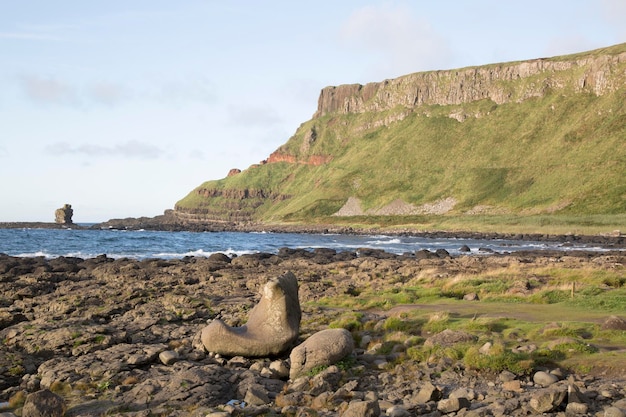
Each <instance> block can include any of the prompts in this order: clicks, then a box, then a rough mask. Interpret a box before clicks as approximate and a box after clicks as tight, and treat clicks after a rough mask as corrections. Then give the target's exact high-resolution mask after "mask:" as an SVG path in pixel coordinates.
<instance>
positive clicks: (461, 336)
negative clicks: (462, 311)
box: [424, 329, 478, 347]
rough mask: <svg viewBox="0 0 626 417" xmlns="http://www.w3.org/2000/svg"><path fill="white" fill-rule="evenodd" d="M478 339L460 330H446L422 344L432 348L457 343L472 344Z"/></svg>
mask: <svg viewBox="0 0 626 417" xmlns="http://www.w3.org/2000/svg"><path fill="white" fill-rule="evenodd" d="M476 339H478V338H477V337H476V336H474V335H472V334H469V333H467V332H463V331H460V330H450V329H446V330H444V331H442V332H440V333H437V334H435V335H433V336H431V337H429V338H428V339H426V341H425V342H424V346H425V347H433V346H444V347H447V346H453V345H455V344H457V343H465V342H473V341H475V340H476Z"/></svg>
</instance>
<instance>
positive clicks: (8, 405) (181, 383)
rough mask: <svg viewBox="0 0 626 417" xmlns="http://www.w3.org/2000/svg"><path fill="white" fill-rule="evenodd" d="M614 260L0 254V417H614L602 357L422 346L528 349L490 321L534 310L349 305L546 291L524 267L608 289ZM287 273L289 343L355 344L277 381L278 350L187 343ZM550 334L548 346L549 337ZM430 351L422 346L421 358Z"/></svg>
mask: <svg viewBox="0 0 626 417" xmlns="http://www.w3.org/2000/svg"><path fill="white" fill-rule="evenodd" d="M625 263H626V254H624V252H623V251H610V252H572V253H568V252H559V253H551V252H549V253H545V252H526V253H517V254H510V255H490V256H457V257H450V256H446V254H444V253H439V254H435V253H432V252H429V253H425V252H420V253H415V254H411V255H410V256H409V255H392V254H389V253H385V252H380V251H375V250H363V251H355V252H335V251H334V250H328V249H318V250H315V251H312V252H308V251H304V250H292V249H282V250H280V251H279V252H278V254H267V253H259V254H250V255H243V256H238V257H233V258H229V257H226V256H224V255H221V254H216V255H215V256H211V257H209V258H197V257H187V258H183V259H177V260H176V259H175V260H164V259H146V260H133V259H111V258H108V257H106V256H105V255H102V256H99V257H96V258H91V259H79V258H65V257H60V258H56V259H45V258H16V257H10V256H6V255H0V288H1V298H0V341H1V343H2V349H1V350H0V403H1V404H2V405H1V407H3V408H4V409H2V410H0V412H4V413H3V414H1V415H3V416H5V415H6V416H11V415H37V414H31V413H32V412H33V411H32V407H31V405H30V404H29V405H28V407H25V406H24V401H25V400H27V398H29V395H31V394H32V393H35V392H41V390H44V389H45V390H49V391H51V392H52V393H54V394H55V396H58V397H55V398H57V399H62V403H63V407H62V408H60V409H59V410H60V411H59V412H62V411H64V412H65V415H67V416H100V415H125V416H170V415H171V416H229V415H297V416H314V415H319V416H335V415H343V416H366V415H371V416H377V415H386V416H410V415H429V416H442V415H451V416H526V415H555V416H556V415H563V416H564V415H581V416H584V415H589V416H624V415H626V375H625V374H624V372H623V371H624V369H623V368H619V367H617V368H616V367H611V366H610V362H611V361H610V360H609V361H608V363H609V365H607V366H604V367H593V368H584V367H578V368H574V369H567V368H566V367H561V366H558V363H557V362H556V361H552V362H550V361H545V362H538V361H535V362H534V364H533V366H532V367H531V368H526V369H524V368H523V367H522V368H521V370H520V369H518V368H516V369H513V370H508V369H498V370H497V371H496V372H493V371H489V370H485V369H474V367H473V366H472V363H471V361H469V362H468V360H467V358H466V360H461V359H460V358H456V359H455V358H454V355H451V354H442V353H441V352H443V350H438V349H435V348H439V347H443V348H445V349H448V350H447V351H446V352H449V351H450V350H454V349H455V345H457V344H459V343H460V344H463V343H468V340H469V341H473V342H472V343H479V345H480V349H481V351H480V355H485V357H487V356H489V355H493V353H494V351H493V349H492V348H491V344H493V345H494V346H495V345H497V344H498V343H499V342H498V341H499V340H500V341H501V339H502V337H505V338H506V340H505V341H507V343H506V344H505V346H507V347H506V349H509V350H510V349H511V348H510V344H511V343H510V342H511V340H512V341H513V342H514V343H513V344H514V345H515V348H514V349H517V351H519V352H523V351H532V350H533V346H532V343H531V342H530V341H529V340H528V338H527V337H526V335H524V334H523V332H522V330H523V329H517V330H515V331H507V330H506V329H503V328H500V327H498V326H500V325H501V324H502V322H501V321H498V320H501V318H502V317H503V315H504V317H505V318H506V317H508V318H509V319H524V320H527V321H533V320H536V318H533V316H532V314H531V313H532V309H533V307H532V305H530V307H529V310H530V311H529V314H530V315H529V317H516V315H518V314H519V313H516V312H514V311H513V310H511V312H508V313H507V312H494V311H493V309H490V308H489V307H490V305H492V304H489V303H488V302H487V301H483V300H482V299H481V297H480V296H479V295H481V294H469V293H468V294H454V296H451V297H452V299H453V301H454V303H452V304H446V305H441V306H438V305H437V304H436V303H435V304H433V303H429V302H427V300H425V301H424V303H422V302H420V300H418V302H415V300H409V301H411V302H410V303H409V304H407V303H405V302H404V301H406V300H404V299H402V298H398V299H397V300H396V301H394V299H393V298H386V300H387V301H386V302H384V303H380V304H376V303H370V304H359V303H358V301H359V299H361V298H363V297H365V295H368V297H371V296H372V294H377V293H379V294H380V296H381V299H382V298H385V297H384V294H387V295H389V294H404V291H405V290H406V289H407V288H416V287H417V286H420V285H421V286H427V285H431V284H433V283H438V284H437V285H439V283H441V282H444V283H447V284H445V285H450V286H452V285H453V284H454V283H455V282H457V281H459V280H462V279H467V278H468V277H469V278H472V277H479V276H481V277H485V276H493V275H497V274H509V273H510V279H511V281H512V282H515V285H512V286H511V288H509V289H508V290H507V291H508V292H511V291H517V292H518V293H519V294H520V295H519V297H526V296H528V297H530V296H532V295H533V294H534V293H535V294H536V293H538V292H539V291H542V287H541V285H542V284H541V283H542V282H544V283H546V284H545V285H547V280H548V278H546V277H547V276H548V275H549V273H548V272H546V275H545V277H544V276H543V275H538V274H537V271H550V269H551V268H558V269H559V270H570V271H577V272H578V271H579V272H580V273H581V274H586V273H587V271H596V272H597V271H600V272H597V273H599V274H603V275H602V276H606V277H614V278H615V279H616V280H617V282H618V284H616V286H615V288H618V287H619V282H621V281H620V280H621V279H626V278H625V270H624V266H625ZM286 272H292V273H293V274H294V275H295V276H296V278H297V282H298V290H299V299H300V305H301V309H302V320H301V326H300V335H299V337H298V340H297V341H296V343H295V345H298V344H300V343H302V342H303V341H304V340H306V339H307V338H309V337H310V336H311V335H313V334H315V333H317V332H319V331H321V330H325V329H328V328H336V327H343V328H346V329H348V330H350V332H351V334H352V336H353V338H354V342H355V348H354V350H353V352H352V353H351V354H350V355H348V356H347V357H345V358H344V359H342V360H341V361H339V362H337V363H335V364H330V366H327V367H320V368H319V369H316V370H315V372H310V373H308V374H306V375H304V376H301V377H298V378H296V379H290V378H289V367H290V363H289V352H286V353H284V354H282V355H278V356H273V357H260V358H248V357H245V356H244V355H241V356H236V357H227V356H222V355H216V354H214V353H212V352H207V351H206V349H205V348H204V346H203V344H202V342H201V340H200V334H201V331H202V329H203V328H205V327H206V326H207V323H209V322H211V321H212V320H214V319H216V318H219V319H221V320H222V321H224V322H225V323H227V324H228V325H230V326H241V325H243V324H245V323H246V320H247V318H248V315H249V313H250V311H251V309H252V308H254V306H255V305H256V304H257V303H258V301H259V297H260V295H259V294H260V291H261V290H262V288H263V286H264V285H265V284H266V283H267V282H268V280H270V279H272V278H275V277H277V276H280V275H282V274H285V273H286ZM606 279H608V278H606ZM607 282H608V283H609V284H610V282H609V281H607ZM568 285H571V284H568ZM607 285H608V284H607ZM450 288H452V287H450ZM567 288H569V287H567ZM612 288H613V287H607V288H606V291H609V290H611V289H612ZM561 290H563V289H562V288H561ZM575 290H576V289H575V288H574V286H572V290H571V291H572V294H573V295H572V296H575V293H574V291H575ZM516 294H517V293H516ZM466 296H467V297H466ZM516 296H517V295H516ZM455 297H456V298H455ZM328 300H331V301H332V300H334V302H329V301H328ZM468 306H470V307H468ZM414 311H421V312H422V313H423V314H430V317H431V319H432V318H433V317H436V316H437V315H438V314H439V315H446V316H447V317H450V318H455V317H458V318H464V317H466V318H467V321H468V322H469V321H473V322H474V323H477V324H480V323H482V324H485V323H487V324H489V323H492V324H493V325H492V326H491V327H490V326H489V325H487V326H479V325H475V326H473V327H472V326H468V327H467V328H466V329H465V330H464V331H460V330H449V329H448V330H446V329H445V328H444V327H445V325H444V326H443V327H439V328H437V327H435V326H433V325H432V324H431V323H427V322H424V321H421V322H420V321H419V320H413V319H412V318H414V316H411V313H412V312H414ZM516 311H517V310H516ZM468 312H471V314H470V315H469V316H467V313H468ZM472 314H473V317H472ZM625 316H626V313H624V314H621V315H619V314H618V315H617V316H615V315H614V314H609V313H606V314H604V313H603V312H602V311H600V312H598V311H594V312H593V314H590V315H589V321H590V322H593V323H595V325H597V326H609V325H611V326H614V329H609V330H603V331H608V332H613V333H610V334H611V335H618V336H616V340H623V337H622V338H621V339H620V338H619V337H620V336H619V332H621V334H623V332H626V329H624V328H621V327H620V326H622V325H624V324H625V322H624V319H625V318H626V317H625ZM481 320H483V321H481ZM490 320H491V321H490ZM568 320H569V318H568V316H567V311H564V312H563V314H561V315H558V314H557V315H555V316H553V317H551V319H550V320H549V321H547V322H546V323H545V328H546V329H554V328H555V326H556V328H558V327H559V326H561V327H562V328H566V327H567V325H566V323H567V322H568ZM494 323H495V324H494ZM611 323H612V324H611ZM496 324H498V325H496ZM509 330H510V329H509ZM544 334H549V332H548V330H544ZM554 334H555V337H554V339H555V340H556V341H557V342H556V345H558V341H559V340H561V339H562V337H563V336H562V335H558V336H557V333H554ZM605 334H609V333H605ZM464 337H465V338H466V339H463V338H464ZM467 338H469V339H467ZM570 339H572V340H569V341H568V343H571V344H574V345H575V344H576V343H582V344H583V345H584V343H585V340H587V339H585V335H584V334H582V332H579V334H572V335H571V336H570ZM547 342H549V341H547ZM547 342H546V345H547V346H550V344H549V343H547ZM429 344H430V346H432V347H433V348H432V351H431V352H432V354H431V355H430V356H428V357H420V356H419V355H418V354H417V353H419V352H424V351H425V350H424V346H429ZM556 345H552V346H556ZM477 346H478V345H477ZM576 346H578V345H576ZM537 348H540V349H548V350H549V349H550V348H549V347H548V348H546V347H545V346H539V347H537V346H535V347H534V349H537ZM490 349H492V351H491V352H490ZM554 349H555V351H556V348H554ZM624 349H626V346H623V345H622V346H616V345H611V346H600V347H598V348H597V349H596V351H597V352H598V353H596V354H604V352H605V351H606V354H607V355H610V354H617V355H622V357H623V352H624ZM416 352H417V353H416ZM566 354H567V352H566ZM550 357H551V358H553V359H554V358H556V359H558V358H557V356H554V357H552V356H550ZM522 365H523V364H522ZM44 392H47V391H44ZM32 398H33V397H31V400H30V402H32V401H33V399H32ZM26 402H27V403H29V401H26ZM50 415H53V414H50Z"/></svg>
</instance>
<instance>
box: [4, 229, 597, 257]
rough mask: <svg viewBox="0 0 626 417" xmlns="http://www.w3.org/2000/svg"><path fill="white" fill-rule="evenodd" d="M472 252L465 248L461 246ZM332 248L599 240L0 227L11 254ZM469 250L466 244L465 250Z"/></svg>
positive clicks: (475, 248) (494, 246) (395, 249)
mask: <svg viewBox="0 0 626 417" xmlns="http://www.w3.org/2000/svg"><path fill="white" fill-rule="evenodd" d="M464 246H465V247H469V249H470V252H467V251H465V252H461V248H462V247H464ZM284 247H288V248H292V249H306V250H313V249H316V248H330V249H335V250H337V251H356V250H358V249H359V248H371V249H380V250H383V251H385V252H389V253H394V254H403V253H414V252H415V251H418V250H422V249H426V250H430V251H435V250H437V249H445V250H447V251H448V252H449V253H450V254H452V255H456V254H460V253H465V254H476V255H485V254H489V253H507V252H515V251H520V250H563V251H570V250H593V251H602V250H604V249H603V248H602V247H599V246H597V245H586V244H583V243H574V244H569V243H566V244H564V243H559V242H533V241H518V240H499V239H492V240H490V239H455V238H424V237H415V236H386V235H343V234H308V233H307V234H304V233H269V232H268V233H262V232H261V233H258V232H254V233H252V232H248V233H246V232H165V231H147V230H138V231H122V230H78V229H76V230H72V229H28V228H21V229H0V253H5V254H7V255H11V256H21V257H33V256H43V257H46V258H56V257H59V256H73V257H79V258H93V257H96V256H98V255H101V254H106V255H107V256H109V257H112V258H123V257H127V258H133V259H146V258H163V259H179V258H183V257H185V256H209V255H211V254H213V253H216V252H222V253H226V254H228V255H242V254H246V253H255V252H267V253H277V252H278V250H279V249H280V248H284ZM466 250H467V249H466Z"/></svg>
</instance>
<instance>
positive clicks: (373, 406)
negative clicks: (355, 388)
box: [340, 400, 380, 417]
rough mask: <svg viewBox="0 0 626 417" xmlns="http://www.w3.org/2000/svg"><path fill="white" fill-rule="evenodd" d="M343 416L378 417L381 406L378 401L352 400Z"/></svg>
mask: <svg viewBox="0 0 626 417" xmlns="http://www.w3.org/2000/svg"><path fill="white" fill-rule="evenodd" d="M340 415H341V417H378V416H379V415H380V407H379V406H378V401H360V400H356V401H351V402H350V403H349V404H348V408H347V409H346V410H345V411H344V412H343V413H341V414H340Z"/></svg>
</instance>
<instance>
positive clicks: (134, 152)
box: [45, 140, 165, 159]
mask: <svg viewBox="0 0 626 417" xmlns="http://www.w3.org/2000/svg"><path fill="white" fill-rule="evenodd" d="M45 152H46V153H48V154H52V155H85V156H89V157H124V158H141V159H157V158H159V157H161V156H163V155H164V154H165V152H164V151H163V150H162V149H161V148H159V147H158V146H154V145H152V144H150V143H146V142H140V141H136V140H130V141H127V142H123V143H118V144H115V145H112V146H103V145H94V144H82V145H71V144H69V143H67V142H57V143H54V144H51V145H48V146H46V148H45Z"/></svg>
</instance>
